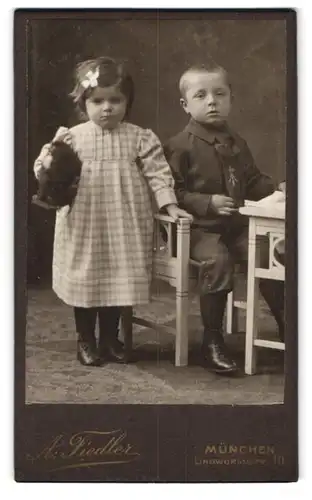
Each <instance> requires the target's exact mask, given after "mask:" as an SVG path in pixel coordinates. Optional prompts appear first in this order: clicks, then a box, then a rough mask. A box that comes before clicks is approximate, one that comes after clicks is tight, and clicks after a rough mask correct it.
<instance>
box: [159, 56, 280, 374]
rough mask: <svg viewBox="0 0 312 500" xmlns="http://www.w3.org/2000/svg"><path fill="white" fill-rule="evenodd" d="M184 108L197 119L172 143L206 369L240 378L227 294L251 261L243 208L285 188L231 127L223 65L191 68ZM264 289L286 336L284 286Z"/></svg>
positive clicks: (168, 150) (269, 284)
mask: <svg viewBox="0 0 312 500" xmlns="http://www.w3.org/2000/svg"><path fill="white" fill-rule="evenodd" d="M179 86H180V92H181V100H180V102H181V105H182V107H183V109H184V111H185V112H186V113H187V114H188V115H190V122H189V123H188V125H187V126H186V128H185V129H184V130H183V131H182V132H180V133H179V134H178V135H176V136H175V137H173V138H172V139H171V140H170V141H169V142H168V144H167V145H166V146H165V154H166V158H167V160H168V162H169V164H170V166H171V168H172V171H173V174H174V177H175V184H176V194H177V198H178V202H179V204H180V206H181V207H182V208H184V209H185V210H187V211H188V212H189V213H191V214H192V215H193V216H194V222H193V225H192V233H191V258H192V259H193V260H196V261H197V262H199V264H200V265H199V269H200V271H199V285H200V309H201V316H202V321H203V325H204V335H203V344H202V348H203V359H204V365H205V366H206V367H207V368H209V369H211V370H212V371H214V372H216V373H227V374H233V373H235V372H236V371H237V365H236V363H235V362H234V361H233V359H232V358H231V356H230V354H229V353H228V351H227V349H226V346H225V344H224V339H223V334H222V323H223V316H224V311H225V307H226V300H227V294H228V292H230V291H231V290H232V288H233V266H234V264H235V262H241V263H245V264H246V262H247V257H248V251H247V246H248V245H247V243H248V220H246V218H245V217H243V216H242V215H240V214H239V212H238V208H239V206H241V205H243V203H244V200H245V199H249V200H260V199H261V198H264V197H265V196H268V195H270V194H271V193H273V192H274V191H275V190H276V189H277V186H275V185H274V183H273V181H272V180H271V179H270V178H269V177H268V176H266V175H264V174H262V173H261V172H260V171H259V170H258V168H257V167H256V165H255V163H254V160H253V158H252V155H251V152H250V150H249V148H248V146H247V144H246V142H245V141H244V140H243V139H242V138H241V137H240V136H239V135H238V134H236V133H235V132H233V131H232V130H231V129H230V128H229V126H228V125H227V119H228V116H229V113H230V110H231V106H232V91H231V86H230V82H229V79H228V75H227V73H226V71H225V70H224V69H223V68H221V67H219V66H217V65H214V64H212V65H202V66H196V67H191V68H190V69H188V70H187V71H186V72H185V73H184V74H183V75H182V77H181V79H180V85H179ZM260 290H261V293H262V295H263V297H264V298H265V300H266V302H267V303H268V305H269V307H270V309H271V311H272V313H273V315H274V317H275V319H276V321H277V324H278V327H279V332H280V335H281V337H283V332H284V286H283V283H282V282H279V281H272V280H270V281H269V280H261V282H260Z"/></svg>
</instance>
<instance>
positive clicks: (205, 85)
mask: <svg viewBox="0 0 312 500" xmlns="http://www.w3.org/2000/svg"><path fill="white" fill-rule="evenodd" d="M180 102H181V104H182V107H183V109H184V111H185V112H186V113H188V114H190V115H191V116H192V118H194V120H196V121H197V122H199V123H203V124H206V125H219V124H222V123H223V122H225V121H226V120H227V118H228V115H229V113H230V110H231V90H230V88H229V86H228V84H227V82H226V81H225V77H224V75H223V74H222V73H220V72H215V73H209V72H206V71H203V72H194V73H189V75H187V80H186V90H185V96H184V98H182V99H181V101H180Z"/></svg>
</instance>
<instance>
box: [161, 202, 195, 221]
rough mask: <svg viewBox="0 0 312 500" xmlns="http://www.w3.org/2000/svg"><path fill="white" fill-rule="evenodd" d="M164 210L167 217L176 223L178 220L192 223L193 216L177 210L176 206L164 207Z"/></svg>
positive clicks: (179, 209)
mask: <svg viewBox="0 0 312 500" xmlns="http://www.w3.org/2000/svg"><path fill="white" fill-rule="evenodd" d="M165 209H166V210H167V212H168V215H170V217H172V218H173V219H174V220H175V221H176V222H178V220H179V219H189V220H190V221H191V222H193V216H192V215H191V214H189V213H188V212H186V211H185V210H183V209H182V208H179V207H178V205H175V204H173V203H172V204H171V205H166V207H165Z"/></svg>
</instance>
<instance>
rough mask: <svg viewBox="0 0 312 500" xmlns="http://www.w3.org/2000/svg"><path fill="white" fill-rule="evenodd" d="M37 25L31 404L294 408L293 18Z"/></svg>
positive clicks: (46, 21)
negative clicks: (289, 387)
mask: <svg viewBox="0 0 312 500" xmlns="http://www.w3.org/2000/svg"><path fill="white" fill-rule="evenodd" d="M22 14H23V12H22ZM288 14H290V16H291V14H292V13H291V12H289V11H288ZM24 15H25V13H24ZM26 18H27V20H26V22H25V33H24V39H23V40H22V42H20V43H21V45H20V46H19V45H18V42H16V45H15V53H16V54H17V52H18V51H20V53H21V51H22V52H23V51H24V52H23V53H24V54H25V61H26V62H25V82H24V87H25V95H26V97H25V102H26V112H25V122H26V136H25V135H24V137H23V139H24V141H25V140H26V145H25V148H26V151H27V162H26V163H25V161H24V166H23V168H24V174H23V175H24V176H25V175H27V181H26V183H27V195H26V200H25V203H24V209H25V212H24V214H21V215H20V216H21V217H25V218H26V226H25V231H26V239H27V250H26V251H25V269H26V274H25V287H26V288H25V300H26V305H25V333H24V334H23V333H22V332H20V334H19V336H18V339H19V340H18V342H21V343H22V342H24V344H23V345H24V349H22V350H20V351H18V353H19V354H18V355H17V358H16V360H17V359H18V360H20V361H21V363H24V364H23V365H20V366H24V368H25V371H24V375H25V380H24V385H23V387H24V395H23V397H24V404H25V405H26V407H34V408H35V407H38V408H40V407H42V406H43V405H49V406H47V408H52V407H54V410H51V411H53V412H57V408H55V407H57V406H58V405H62V407H63V405H65V406H66V405H68V407H70V408H75V410H74V411H75V412H77V415H78V414H79V412H80V410H79V408H80V407H81V408H82V407H84V406H85V405H90V406H89V409H90V411H91V407H96V406H97V405H107V406H105V408H107V407H109V406H111V407H115V408H114V409H113V411H114V412H118V411H120V412H122V411H123V405H127V408H129V406H128V405H131V406H142V411H143V410H144V408H146V407H148V406H150V407H153V408H156V410H155V411H158V410H157V408H161V407H162V406H163V410H164V411H165V409H166V407H167V406H170V407H172V406H175V407H176V410H174V409H172V411H176V412H177V411H179V408H180V406H181V405H183V406H184V405H187V406H192V407H194V408H197V407H202V408H203V409H205V408H212V407H215V408H217V407H218V406H220V411H221V409H222V408H223V407H229V408H230V409H232V410H233V408H234V409H235V408H237V407H241V408H242V411H244V408H245V407H257V408H259V411H260V407H261V408H262V409H263V407H271V408H274V407H276V406H277V407H278V408H280V411H281V412H284V411H285V412H286V410H287V408H288V407H287V408H286V409H285V410H283V407H284V408H285V406H286V405H285V398H286V396H285V394H286V393H285V383H286V380H287V377H288V376H289V377H290V376H291V375H290V374H291V373H293V372H292V370H294V373H295V370H296V367H295V364H293V365H292V364H291V363H289V360H290V359H291V358H288V357H287V355H288V349H289V345H290V344H289V343H288V339H289V337H290V335H291V334H292V332H290V333H289V329H290V327H289V324H290V323H289V321H288V320H287V318H286V305H285V304H287V303H288V304H290V302H291V301H292V298H291V297H290V298H289V299H288V302H287V301H286V303H285V297H286V295H287V293H288V290H287V287H286V290H285V283H286V282H287V283H288V281H287V280H285V276H286V275H287V273H288V268H287V266H288V262H289V259H287V249H288V248H289V246H288V244H290V245H291V244H295V238H293V239H292V240H291V241H292V243H289V241H290V240H289V225H288V224H289V222H288V216H289V213H290V208H289V205H288V203H289V199H291V196H292V194H291V193H290V188H291V189H293V188H294V189H295V184H294V183H293V182H291V181H289V176H288V169H289V166H290V165H291V166H292V169H293V172H294V173H293V176H292V179H293V178H294V176H295V177H296V169H297V166H296V156H295V150H293V152H291V149H290V147H289V144H288V142H287V141H293V144H295V136H296V128H295V127H296V123H295V121H293V122H292V126H293V129H292V130H293V139H292V138H290V137H291V136H290V135H289V134H290V124H289V119H290V118H289V114H290V112H289V110H290V109H295V104H294V102H295V101H294V102H291V99H292V98H294V99H295V97H294V96H295V94H293V93H292V92H290V85H291V80H290V79H291V77H293V78H295V73H294V71H295V68H294V65H293V61H291V62H290V63H289V62H288V61H289V57H290V51H289V47H290V46H293V47H295V44H296V39H295V31H294V30H293V31H291V30H290V28H289V24H288V20H289V19H288V17H287V12H286V11H278V10H276V11H274V10H273V9H272V11H270V10H266V11H265V10H264V11H261V10H260V11H256V10H255V11H252V9H251V10H249V11H246V12H243V11H241V12H240V11H239V10H237V11H232V12H226V10H225V11H224V12H221V11H220V12H218V11H209V9H208V10H206V11H200V12H196V11H190V12H188V11H176V12H174V11H173V12H166V11H160V12H156V11H149V12H140V11H135V10H133V11H128V12H118V10H115V11H114V10H111V11H107V12H105V10H102V11H100V13H98V14H96V13H93V14H92V11H90V15H88V11H86V12H82V11H77V12H75V11H74V10H73V11H62V10H55V11H52V12H49V13H46V14H44V11H36V12H30V13H29V16H26ZM292 20H294V19H292ZM21 36H22V35H21ZM20 38H21V37H20ZM20 38H19V40H20ZM23 44H24V45H23ZM19 47H22V48H19ZM19 57H21V56H19ZM20 88H21V87H20ZM21 107H22V106H21ZM17 133H18V132H17ZM21 135H22V133H21V132H19V138H20V140H23V139H22V138H21ZM17 163H19V160H18V159H17ZM286 171H287V175H286ZM17 175H18V174H17ZM24 182H25V179H24ZM289 182H290V184H289ZM17 184H18V183H17ZM24 185H25V184H24ZM294 196H296V195H294ZM292 199H293V202H292V206H294V200H295V198H292ZM286 214H287V220H286ZM292 216H293V217H294V218H295V217H296V212H293V213H292V214H290V217H292ZM292 227H296V223H294V225H293V224H292ZM294 272H295V270H294ZM288 286H290V288H292V287H293V290H292V292H293V293H295V287H296V283H295V282H293V284H292V283H288ZM287 314H291V311H290V308H289V311H288V312H287ZM293 314H294V316H295V314H296V308H295V305H294V310H293ZM292 325H293V323H292ZM23 335H24V338H23V340H22V337H23ZM295 339H296V334H295V333H294V334H293V337H292V340H291V345H293V344H294V342H296V340H295ZM294 352H295V351H293V353H294ZM22 358H24V361H23V362H22ZM16 362H18V361H16ZM19 373H20V372H19ZM295 384H296V379H294V386H295ZM19 387H20V389H19V390H22V389H21V387H22V384H21V385H20V386H19ZM291 404H293V409H294V411H295V408H296V403H295V401H292V403H291ZM50 405H52V406H50ZM71 405H74V406H71ZM118 408H119V409H118ZM62 411H63V410H62ZM68 411H69V410H68ZM70 411H71V412H72V411H73V410H70ZM81 411H83V410H81ZM88 411H89V410H88ZM144 411H145V410H144ZM207 411H208V410H207ZM287 411H288V410H287ZM55 414H56V413H55ZM157 415H158V414H157ZM224 415H225V414H224ZM272 415H273V413H272ZM51 418H52V417H51ZM129 418H130V417H129ZM157 418H158V417H157ZM259 418H260V414H259ZM285 418H286V417H285ZM194 421H195V420H194ZM285 421H286V420H285ZM284 424H285V423H282V424H281V429H282V430H283V432H284V431H285V428H286V424H285V425H284ZM116 425H117V424H116ZM272 429H273V427H272ZM282 430H281V432H282ZM38 432H39V431H38ZM88 432H89V431H88ZM116 432H117V431H116ZM117 435H118V436H119V434H118V433H117ZM253 436H254V435H253ZM249 437H251V435H250V436H249ZM51 439H52V438H51ZM53 439H54V438H53ZM53 439H52V441H51V440H50V441H49V442H50V445H51V446H52V448H54V447H55V446H56V445H57V446H61V444H62V446H63V444H64V443H65V438H64V437H61V438H60V437H58V438H56V441H54V440H53ZM90 439H91V438H90ZM255 439H257V437H255ZM268 439H269V438H268ZM293 439H294V437H293ZM69 442H70V441H69ZM51 443H52V444H51ZM261 443H262V442H261ZM264 443H265V445H266V446H268V447H267V448H266V452H267V453H266V454H267V455H268V456H270V457H271V455H272V457H273V455H274V457H276V450H275V451H274V449H273V448H274V447H273V448H272V446H273V444H274V443H272V442H271V444H270V443H267V441H265V442H264ZM245 444H246V443H245ZM245 444H244V446H245ZM271 445H272V446H271ZM231 446H232V445H231ZM233 446H234V445H233ZM235 446H236V445H235ZM259 446H260V444H259ZM261 446H262V445H261ZM261 446H260V448H261ZM270 446H271V448H270ZM211 449H213V448H211ZM216 449H218V448H216ZM225 449H226V450H227V452H228V453H231V451H229V450H231V448H229V447H227V445H226V446H225ZM233 449H234V448H233ZM246 449H247V448H246ZM235 450H236V448H235ZM248 450H249V448H248ZM272 450H273V451H272ZM249 451H250V450H249ZM221 453H222V451H221ZM39 455H40V453H39ZM39 455H38V457H39ZM40 456H41V455H40ZM283 456H284V455H283ZM198 460H199V459H198ZM272 460H273V459H272ZM274 460H275V462H274V467H275V466H276V464H277V462H276V460H282V459H280V458H278V459H276V458H275V459H274ZM283 460H284V458H283ZM272 463H273V462H272ZM198 464H199V462H198ZM281 464H282V465H284V462H279V463H278V465H279V466H280V465H281ZM201 465H203V464H202V463H201Z"/></svg>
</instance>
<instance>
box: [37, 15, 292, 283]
mask: <svg viewBox="0 0 312 500" xmlns="http://www.w3.org/2000/svg"><path fill="white" fill-rule="evenodd" d="M285 28H286V26H285V23H284V21H276V20H239V19H238V20H237V19H235V20H209V14H208V13H207V16H206V20H202V19H201V20H191V21H190V20H173V19H161V20H158V21H156V20H143V19H141V20H135V19H127V20H126V19H125V20H99V21H94V20H89V21H88V20H69V19H67V20H57V19H54V20H38V21H32V22H31V25H30V26H29V35H30V36H29V41H30V50H29V68H28V70H29V82H28V84H29V138H28V145H29V157H28V172H29V214H28V215H29V217H28V236H29V237H28V280H29V282H35V281H37V280H38V279H39V280H41V281H43V280H44V281H45V280H49V279H50V274H51V259H52V245H53V228H54V214H53V213H52V211H51V213H50V212H47V211H45V210H43V209H40V208H38V207H35V206H33V205H31V204H30V199H31V195H32V194H33V193H34V192H35V190H36V183H35V180H34V176H33V172H32V167H33V162H34V160H35V158H36V157H37V156H38V154H39V151H40V148H41V146H42V145H43V144H44V143H45V142H49V141H50V140H51V138H52V137H53V136H54V134H55V132H56V129H57V128H58V127H59V126H61V125H63V126H72V125H74V124H76V123H78V118H77V116H76V115H75V111H74V108H73V105H72V102H71V100H70V98H69V97H68V94H69V92H70V91H71V90H72V86H73V70H74V67H75V65H76V63H78V62H80V61H82V60H84V59H88V58H93V57H96V56H100V55H108V56H113V57H121V58H124V59H126V60H127V61H128V62H129V66H130V69H131V70H132V74H133V76H134V80H135V101H134V106H133V110H132V114H131V117H130V120H131V121H132V122H133V123H135V124H138V125H140V126H142V127H147V128H151V129H152V130H153V131H154V132H155V133H157V134H158V135H159V137H160V138H161V140H163V141H165V140H167V139H168V138H169V137H170V136H172V135H174V134H175V133H177V132H178V131H180V130H181V129H182V127H183V126H184V125H185V124H186V123H187V116H186V114H185V113H184V112H183V111H182V109H181V108H180V105H179V93H178V81H179V78H180V75H181V73H182V72H183V71H184V70H185V69H186V68H187V67H188V66H189V65H192V64H195V63H198V62H200V61H205V59H206V58H207V56H211V57H212V58H213V59H214V60H215V61H216V62H218V63H219V64H220V65H222V66H224V67H225V68H226V69H227V70H228V71H229V73H230V77H231V83H232V87H233V93H234V103H233V110H232V115H231V123H232V124H233V126H234V127H235V129H236V130H237V131H238V132H239V133H240V134H241V135H242V136H243V137H244V138H245V139H246V140H247V142H248V144H249V146H250V148H251V150H252V152H253V155H254V158H255V160H256V163H257V165H258V166H259V168H260V169H261V170H263V171H264V172H266V173H268V174H270V175H272V176H273V177H274V178H275V179H276V180H282V179H283V178H284V176H285V155H286V152H285V134H286V29H285Z"/></svg>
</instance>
